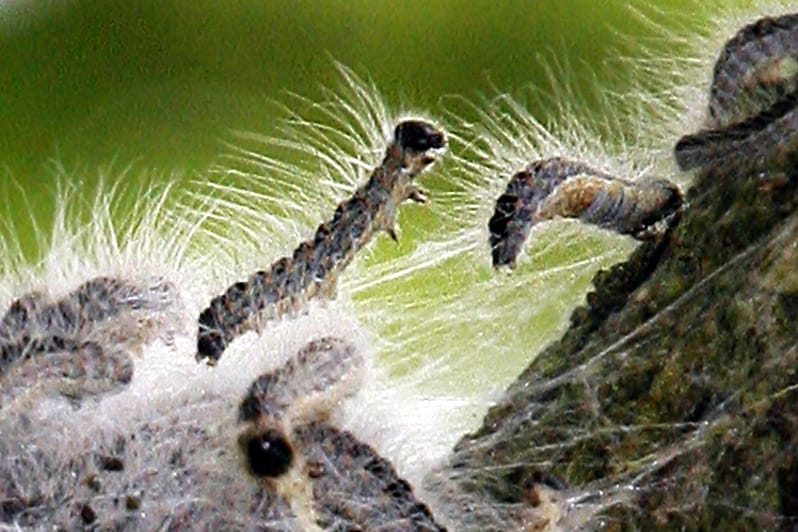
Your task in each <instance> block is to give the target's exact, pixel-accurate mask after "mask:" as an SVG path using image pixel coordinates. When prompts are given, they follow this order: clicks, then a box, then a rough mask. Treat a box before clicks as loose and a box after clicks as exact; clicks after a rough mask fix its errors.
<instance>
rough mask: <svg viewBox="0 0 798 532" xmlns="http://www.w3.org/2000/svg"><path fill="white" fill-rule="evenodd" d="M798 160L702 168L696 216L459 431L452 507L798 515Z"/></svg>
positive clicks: (477, 514)
mask: <svg viewBox="0 0 798 532" xmlns="http://www.w3.org/2000/svg"><path fill="white" fill-rule="evenodd" d="M797 160H798V157H796V156H792V155H790V156H787V157H783V158H782V161H781V162H782V163H784V164H779V165H778V167H776V166H773V167H772V168H771V169H769V170H768V171H765V172H762V171H757V170H755V169H746V168H740V167H739V166H737V167H735V166H730V165H727V166H721V165H716V166H715V167H713V168H707V169H705V170H703V171H702V173H700V174H698V175H697V176H696V180H695V183H694V186H693V187H692V188H691V189H690V191H689V192H688V194H687V206H686V209H685V212H684V215H683V216H682V219H681V221H680V223H679V224H678V225H677V226H676V227H675V228H673V229H672V230H670V231H668V232H667V233H666V234H665V235H663V236H662V237H661V238H659V239H658V240H656V241H650V242H646V243H644V244H642V245H641V246H640V247H639V248H638V249H637V250H636V251H635V252H634V253H633V255H632V256H631V257H630V259H629V260H628V261H627V262H625V263H622V264H618V265H616V266H614V267H613V268H611V269H610V270H609V271H601V272H599V273H598V274H597V275H596V277H595V280H594V284H595V290H594V291H593V292H591V293H589V294H588V296H587V305H586V306H585V307H580V308H578V309H576V310H575V311H574V313H573V315H572V317H571V326H570V328H569V330H568V331H567V332H566V333H565V334H564V336H563V337H562V338H561V339H560V340H559V341H557V342H556V343H554V344H553V345H550V346H549V347H548V348H546V349H545V350H544V351H543V352H542V353H541V354H540V355H539V356H537V358H535V359H534V361H533V362H532V363H531V364H530V366H529V367H528V368H527V369H526V370H525V371H524V373H523V374H522V375H521V376H520V377H519V378H518V380H517V381H516V382H515V383H514V384H513V385H512V386H511V387H510V388H509V389H508V390H507V392H506V394H505V397H504V399H503V400H502V401H501V402H499V403H498V404H497V405H495V406H494V407H493V408H492V409H491V410H490V412H489V413H488V415H487V416H486V417H485V420H484V424H483V426H482V428H481V429H480V430H478V431H477V432H475V433H473V434H470V435H468V436H466V437H465V438H463V439H462V441H461V442H460V443H459V444H458V446H457V447H456V449H455V453H454V455H453V457H452V459H451V460H450V462H449V464H448V465H447V467H446V469H445V470H444V471H442V472H441V473H440V475H437V476H435V477H434V478H433V480H432V481H431V485H433V486H437V488H438V489H440V490H441V491H442V492H443V496H442V499H443V503H442V505H443V507H444V509H447V508H448V509H451V510H452V512H453V514H454V512H456V511H457V510H456V509H457V508H459V509H460V511H459V512H457V513H460V514H461V517H460V519H462V512H466V513H467V516H466V519H465V522H466V524H468V525H471V526H478V527H480V528H482V529H501V528H505V527H508V526H509V527H510V528H514V527H526V528H527V529H536V528H539V527H540V528H543V527H546V526H549V527H553V526H561V527H563V528H566V529H571V528H575V527H585V528H598V527H608V528H609V529H612V530H616V529H617V530H627V529H639V530H650V529H652V528H663V527H666V528H668V529H677V528H682V529H688V530H691V529H713V530H731V529H735V530H737V529H740V528H751V529H762V528H769V529H774V528H775V529H778V528H782V529H792V528H793V527H796V526H798V430H796V429H798V376H797V374H798V364H796V362H798V342H797V341H796V339H797V338H798V334H797V333H796V331H797V329H796V319H797V318H798V213H796V212H795V210H796V205H797V204H798V166H796V165H795V163H796V161H797ZM443 479H446V480H445V481H444V480H443ZM442 485H445V487H442ZM551 501H553V503H552V504H549V502H551Z"/></svg>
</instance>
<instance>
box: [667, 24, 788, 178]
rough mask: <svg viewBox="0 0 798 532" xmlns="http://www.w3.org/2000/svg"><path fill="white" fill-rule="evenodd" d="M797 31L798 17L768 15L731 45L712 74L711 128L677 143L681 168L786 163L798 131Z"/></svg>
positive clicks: (733, 39)
mask: <svg viewBox="0 0 798 532" xmlns="http://www.w3.org/2000/svg"><path fill="white" fill-rule="evenodd" d="M797 30H798V15H796V14H789V15H783V16H780V17H775V18H772V17H765V18H762V19H759V20H757V21H756V22H754V23H753V24H750V25H748V26H745V27H744V28H743V29H741V30H740V31H739V32H737V34H736V35H735V36H734V37H732V38H731V39H730V40H729V41H728V42H727V43H726V45H725V46H724V47H723V50H722V51H721V53H720V57H719V58H718V60H717V62H716V63H715V68H714V71H713V77H712V85H711V87H710V91H709V116H708V119H707V129H705V130H702V131H699V132H698V133H695V134H692V135H686V136H684V137H682V138H681V139H680V140H679V141H678V142H677V143H676V147H675V157H676V162H677V163H678V165H679V167H680V168H681V169H682V170H692V169H695V168H698V167H701V166H706V165H710V164H723V165H726V164H734V165H738V166H745V167H753V168H759V169H765V168H768V167H771V166H779V165H783V164H784V156H785V154H787V153H789V152H791V151H792V150H793V148H794V147H795V143H796V136H795V131H796V130H797V129H798V113H796V104H798V31H797Z"/></svg>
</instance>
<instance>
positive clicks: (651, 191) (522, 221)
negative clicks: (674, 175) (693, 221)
mask: <svg viewBox="0 0 798 532" xmlns="http://www.w3.org/2000/svg"><path fill="white" fill-rule="evenodd" d="M682 203H683V198H682V193H681V191H680V190H679V188H678V187H677V186H676V185H675V184H673V183H671V182H670V181H667V180H652V181H641V182H633V181H626V180H623V179H618V178H616V177H613V176H611V175H609V174H606V173H603V172H599V171H597V170H595V169H593V168H591V167H589V166H587V165H585V164H582V163H579V162H572V161H568V160H566V159H562V158H559V157H555V158H551V159H544V160H539V161H535V162H534V163H532V164H530V165H529V166H528V167H527V168H525V169H524V170H522V171H520V172H518V173H517V174H515V175H514V176H513V177H512V179H510V182H509V183H508V184H507V188H506V189H505V191H504V193H503V194H502V195H501V196H499V198H498V199H497V200H496V208H495V210H494V213H493V216H492V217H491V219H490V221H489V222H488V229H489V231H490V237H489V242H490V247H491V253H492V256H493V265H494V266H496V267H499V266H506V265H507V266H510V267H511V268H512V267H515V262H516V259H517V258H518V255H519V254H520V252H521V249H522V247H523V245H524V242H525V241H526V239H527V238H528V237H529V233H530V231H531V230H532V226H534V225H535V224H536V223H538V222H540V221H544V220H551V219H553V218H555V217H557V216H562V217H565V218H579V219H581V220H582V221H584V222H588V223H591V224H595V225H598V226H599V227H603V228H607V229H612V230H614V231H617V232H618V233H621V234H629V235H632V236H634V237H636V238H644V237H645V236H646V234H647V231H648V230H649V229H650V228H651V227H652V226H653V225H654V224H656V223H657V222H659V221H661V220H664V219H668V218H669V217H672V216H674V215H676V214H677V213H678V212H679V211H680V209H681V206H682Z"/></svg>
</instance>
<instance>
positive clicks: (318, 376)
mask: <svg viewBox="0 0 798 532" xmlns="http://www.w3.org/2000/svg"><path fill="white" fill-rule="evenodd" d="M363 365H364V360H363V358H362V356H361V354H360V353H359V352H358V351H357V349H356V348H355V347H354V346H353V345H352V344H350V343H349V342H346V341H345V340H342V339H340V338H333V337H325V338H321V339H318V340H314V341H312V342H310V343H308V344H307V345H306V346H305V347H303V348H302V349H300V350H299V352H298V353H297V354H296V356H295V357H293V358H292V359H290V360H289V361H288V362H287V363H286V364H285V365H283V366H282V367H280V368H278V369H276V370H274V371H272V372H269V373H266V374H264V375H261V376H260V377H258V378H257V379H256V380H255V382H253V383H252V385H251V386H250V389H249V391H248V393H247V395H246V397H245V398H244V399H243V401H242V402H241V405H240V407H239V421H240V422H242V423H245V424H246V428H245V429H244V431H243V432H242V433H241V435H240V436H239V440H238V443H239V446H240V448H241V452H242V454H243V456H244V460H245V462H246V465H247V468H248V469H249V472H250V473H251V474H252V475H254V476H255V477H257V478H260V479H264V480H265V481H266V482H267V484H268V485H270V486H273V487H274V488H276V489H277V491H278V492H279V495H280V496H282V497H283V498H284V499H285V500H286V501H287V502H288V504H289V505H290V506H291V507H292V510H293V511H294V513H295V514H296V515H298V516H302V518H304V519H305V520H306V521H309V522H315V523H316V524H317V525H318V526H320V527H322V528H323V529H325V530H327V529H330V528H332V529H335V530H339V529H340V530H343V529H346V530H353V529H369V528H374V527H379V526H380V525H382V526H390V527H391V530H442V528H441V527H440V526H439V525H438V524H437V523H436V522H435V520H434V518H433V517H432V514H431V512H430V511H429V509H428V508H427V506H426V505H424V504H423V503H421V502H419V501H418V500H417V499H416V498H415V496H414V495H413V490H412V488H411V487H410V485H409V484H408V483H407V482H406V481H404V480H403V479H401V478H400V477H399V476H398V475H397V473H396V471H395V470H394V468H393V466H392V465H391V464H390V462H388V461H387V460H385V459H384V458H382V457H380V456H379V454H377V452H376V451H375V450H374V449H372V448H371V447H369V446H368V445H366V444H364V443H362V442H360V441H358V440H357V438H356V437H355V436H354V435H352V434H350V433H349V432H346V431H342V430H339V429H337V428H335V427H333V426H331V425H329V424H328V423H326V420H327V418H329V416H330V415H331V413H332V412H333V411H334V410H335V409H336V408H338V406H339V405H340V403H341V401H342V400H343V399H344V398H345V397H346V396H348V395H351V394H352V393H353V392H354V391H355V387H354V386H352V384H357V382H358V381H359V372H360V371H361V370H362V368H363ZM297 477H299V478H300V479H301V480H297ZM300 486H301V488H300ZM354 494H357V495H356V497H355V498H353V495H354ZM353 504H356V505H358V507H359V508H360V510H359V511H357V512H347V511H341V510H342V508H344V507H347V506H350V505H353Z"/></svg>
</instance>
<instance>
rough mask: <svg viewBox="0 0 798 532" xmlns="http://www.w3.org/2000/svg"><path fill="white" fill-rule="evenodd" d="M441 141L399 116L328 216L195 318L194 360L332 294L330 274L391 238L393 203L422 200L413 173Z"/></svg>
mask: <svg viewBox="0 0 798 532" xmlns="http://www.w3.org/2000/svg"><path fill="white" fill-rule="evenodd" d="M445 146H446V136H445V134H444V133H443V131H441V130H439V129H437V128H436V127H435V126H434V125H432V124H430V123H428V122H424V121H420V120H406V121H403V122H401V123H399V124H398V125H397V126H396V128H395V130H394V138H393V140H392V141H391V143H390V144H389V146H388V148H387V150H386V153H385V157H384V158H383V161H382V164H380V166H378V167H377V168H376V169H375V170H374V171H373V173H372V174H371V177H370V178H369V180H368V182H367V183H366V184H365V185H363V186H362V187H360V188H358V189H357V191H355V194H354V195H353V196H352V197H351V198H350V199H348V200H346V201H344V202H342V203H341V204H339V205H338V208H336V210H335V214H334V215H333V219H332V220H330V221H329V222H326V223H322V224H321V225H319V227H318V229H316V233H315V235H314V236H313V238H312V239H311V240H307V241H305V242H302V243H301V244H300V245H299V247H297V248H296V250H294V253H293V255H292V256H291V257H283V258H281V259H279V260H278V261H277V262H275V263H274V264H272V266H271V268H270V269H269V270H261V271H258V272H256V273H255V274H253V275H251V276H250V277H249V279H248V280H247V281H242V282H238V283H235V284H234V285H232V286H231V287H230V288H228V289H227V291H226V292H225V293H224V294H222V295H220V296H217V297H215V298H214V299H213V300H212V301H211V303H210V305H209V306H208V307H207V308H206V309H205V310H203V311H202V313H201V314H200V316H199V331H198V334H197V360H198V361H201V360H204V359H207V362H208V363H209V364H211V365H213V364H215V363H216V362H218V360H219V358H220V357H221V356H222V353H223V352H224V350H225V349H226V348H227V345H228V344H229V343H230V342H231V341H233V339H235V338H236V337H237V336H239V335H241V334H243V333H244V332H246V331H248V330H251V329H253V328H255V329H259V324H260V323H261V322H262V321H267V320H270V319H274V318H277V317H280V316H282V315H285V314H287V313H290V312H292V311H297V310H299V309H300V308H301V306H302V305H303V304H304V303H305V302H307V301H309V300H311V299H313V298H315V297H317V296H332V295H333V294H334V293H335V288H336V282H337V278H338V275H339V274H340V273H341V272H342V271H343V270H344V269H345V268H346V266H347V265H348V264H349V263H350V262H351V261H352V259H353V258H354V256H355V254H356V253H357V252H358V251H359V250H360V249H361V248H363V247H364V246H365V245H366V244H368V242H369V241H370V240H371V238H372V236H373V235H374V234H375V233H377V232H379V231H385V232H387V233H388V234H389V235H390V236H391V238H393V239H394V240H396V232H395V229H394V226H395V223H396V215H397V208H398V207H399V205H400V204H401V203H402V202H404V201H406V200H413V201H415V202H419V203H423V202H425V201H426V196H425V194H424V193H423V192H422V191H421V189H419V188H418V187H416V186H415V185H414V184H413V179H414V178H415V177H416V176H417V175H418V174H419V173H421V172H422V171H423V170H425V169H426V168H428V167H429V166H430V165H431V164H433V163H434V162H435V161H436V159H437V156H438V154H439V153H440V152H441V151H442V150H443V149H444V148H445Z"/></svg>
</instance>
